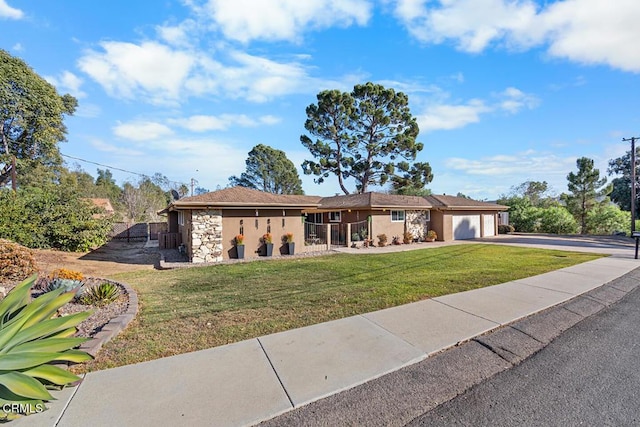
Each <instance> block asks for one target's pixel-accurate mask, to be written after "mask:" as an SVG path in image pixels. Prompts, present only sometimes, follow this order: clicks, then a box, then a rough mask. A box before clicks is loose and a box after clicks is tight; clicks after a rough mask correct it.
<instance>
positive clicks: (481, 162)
mask: <svg viewBox="0 0 640 427" xmlns="http://www.w3.org/2000/svg"><path fill="white" fill-rule="evenodd" d="M575 161H576V159H575V157H560V156H558V155H556V154H553V153H544V152H542V153H541V152H536V151H534V150H527V151H523V152H520V153H516V154H512V155H496V156H489V157H483V158H480V159H464V158H459V157H452V158H449V159H447V160H446V161H445V165H446V166H447V167H448V168H451V169H453V170H456V171H459V172H462V173H466V174H468V175H477V176H492V177H500V178H501V179H504V180H505V181H507V182H516V181H518V179H520V180H521V181H520V182H524V181H526V180H527V179H531V178H529V177H535V176H546V177H549V178H548V179H549V180H551V179H553V178H554V177H555V178H558V177H566V174H567V173H568V172H569V171H570V170H571V169H572V168H574V166H575Z"/></svg>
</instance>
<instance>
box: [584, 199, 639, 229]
mask: <svg viewBox="0 0 640 427" xmlns="http://www.w3.org/2000/svg"><path fill="white" fill-rule="evenodd" d="M630 224H631V213H630V212H624V211H622V210H620V208H619V207H618V206H614V205H597V206H595V207H594V208H593V209H591V210H590V211H589V212H587V233H589V234H613V233H614V232H616V231H629V232H630V231H631V225H630Z"/></svg>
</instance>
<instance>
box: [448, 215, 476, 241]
mask: <svg viewBox="0 0 640 427" xmlns="http://www.w3.org/2000/svg"><path fill="white" fill-rule="evenodd" d="M477 237H480V215H454V216H453V240H466V239H475V238H477Z"/></svg>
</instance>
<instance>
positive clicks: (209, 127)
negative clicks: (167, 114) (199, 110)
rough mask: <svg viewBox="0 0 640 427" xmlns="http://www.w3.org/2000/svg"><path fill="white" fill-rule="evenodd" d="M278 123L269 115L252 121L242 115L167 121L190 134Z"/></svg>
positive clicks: (277, 119) (191, 117)
mask: <svg viewBox="0 0 640 427" xmlns="http://www.w3.org/2000/svg"><path fill="white" fill-rule="evenodd" d="M279 122H280V118H278V117H275V116H271V115H266V116H262V117H258V118H257V119H253V118H250V117H249V116H246V115H244V114H222V115H220V116H205V115H195V116H190V117H186V118H183V119H171V120H169V123H171V124H174V125H176V126H180V127H182V128H184V129H187V130H189V131H191V132H206V131H214V130H227V129H229V128H230V127H233V126H241V127H256V126H259V125H261V124H265V125H274V124H277V123H279Z"/></svg>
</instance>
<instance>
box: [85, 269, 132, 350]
mask: <svg viewBox="0 0 640 427" xmlns="http://www.w3.org/2000/svg"><path fill="white" fill-rule="evenodd" d="M92 279H99V278H96V277H93V278H92ZM99 280H101V281H104V282H108V283H112V284H114V285H117V286H120V287H121V288H122V289H123V290H124V292H125V293H126V294H127V296H128V297H129V302H128V304H127V310H126V311H125V312H124V313H122V314H120V315H118V316H116V317H114V318H113V319H111V320H110V321H109V322H108V323H107V324H106V325H104V326H103V327H102V329H100V331H99V332H98V333H97V334H95V335H94V336H93V338H92V339H91V340H90V341H87V342H85V343H83V344H82V345H81V346H80V350H82V351H86V352H87V353H89V354H90V355H92V356H93V357H96V355H97V354H98V351H100V349H101V348H102V346H103V345H105V344H106V343H107V342H109V341H110V340H112V339H113V338H114V337H116V336H117V335H118V334H119V333H120V332H122V331H123V330H124V329H125V328H126V327H127V326H128V325H129V323H131V321H132V320H133V319H135V318H136V315H137V314H138V294H137V293H136V291H135V290H134V289H133V288H132V287H131V286H129V285H127V284H126V283H122V282H116V281H115V280H110V279H99Z"/></svg>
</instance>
